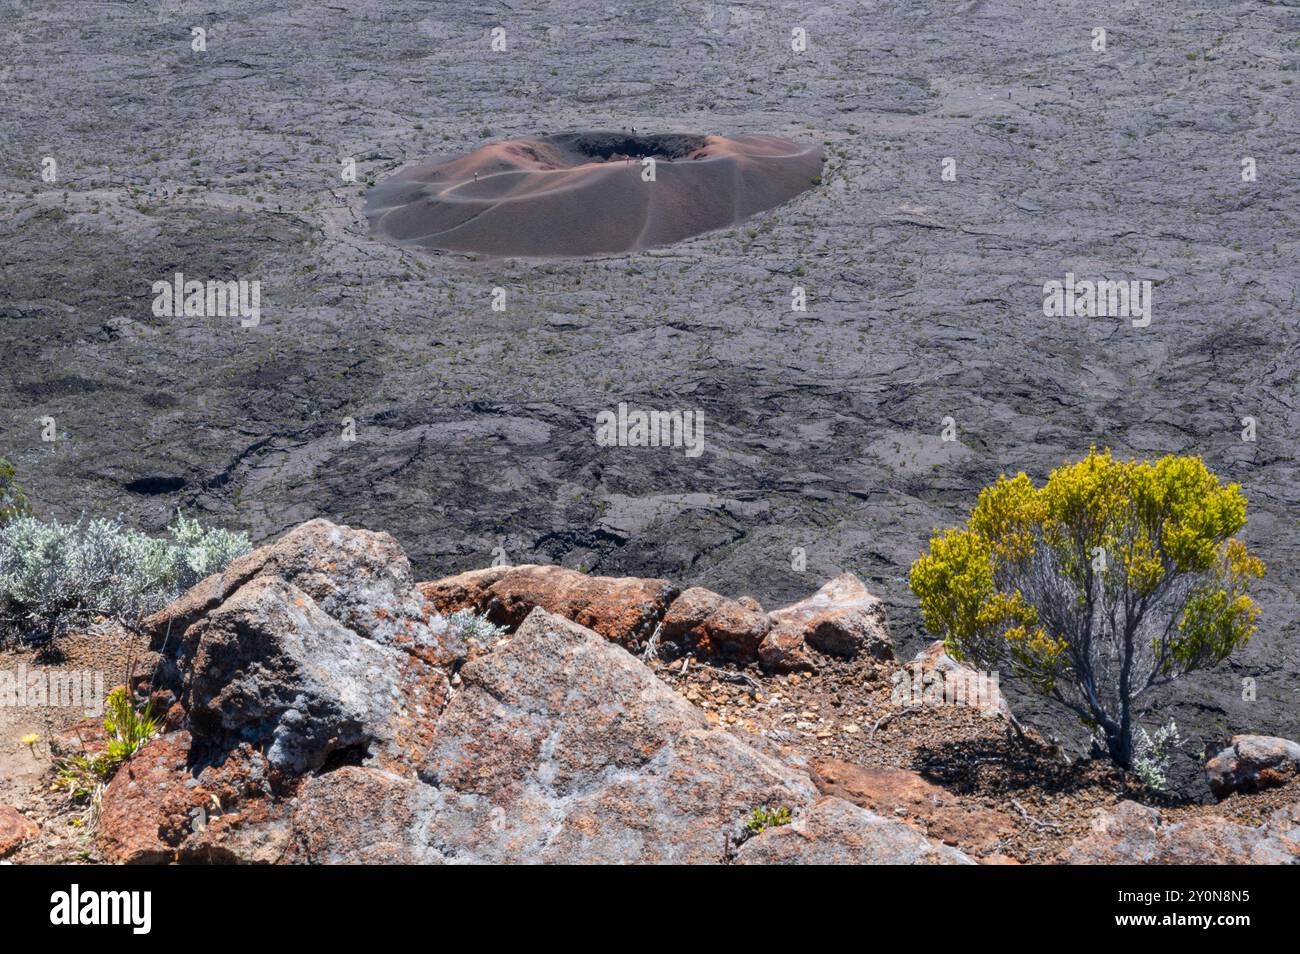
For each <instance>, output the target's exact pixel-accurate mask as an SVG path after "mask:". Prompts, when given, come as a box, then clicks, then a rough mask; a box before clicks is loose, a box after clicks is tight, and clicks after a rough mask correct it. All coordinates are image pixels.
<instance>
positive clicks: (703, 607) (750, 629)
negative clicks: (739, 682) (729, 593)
mask: <svg viewBox="0 0 1300 954" xmlns="http://www.w3.org/2000/svg"><path fill="white" fill-rule="evenodd" d="M771 625H772V624H771V622H770V621H769V620H768V618H767V617H766V616H765V615H764V614H763V612H762V611H761V610H759V609H754V608H752V607H750V606H746V605H745V604H744V603H741V602H739V601H737V600H730V599H727V598H726V597H725V596H719V595H718V594H717V593H714V592H713V591H712V590H706V589H705V588H704V587H702V586H693V587H691V588H690V589H689V590H687V591H686V592H684V593H682V595H681V596H679V597H677V599H675V600H674V601H673V604H672V606H670V607H668V613H667V615H665V616H664V620H663V626H662V627H661V629H660V631H659V639H660V641H661V642H665V643H676V644H677V645H678V646H680V647H682V648H683V649H686V650H690V651H692V652H695V653H697V654H699V655H701V656H710V657H717V658H719V659H729V660H734V661H736V662H750V661H752V660H754V659H755V658H756V657H757V655H758V647H759V644H761V643H762V642H763V637H764V636H766V635H767V631H768V629H769V628H770V627H771Z"/></svg>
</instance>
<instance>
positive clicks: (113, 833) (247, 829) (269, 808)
mask: <svg viewBox="0 0 1300 954" xmlns="http://www.w3.org/2000/svg"><path fill="white" fill-rule="evenodd" d="M191 742H192V739H191V737H190V734H189V733H188V732H173V733H171V734H169V735H164V736H161V737H159V738H157V739H154V740H153V741H152V742H149V743H148V744H147V745H145V747H144V748H142V749H141V750H140V751H139V752H137V753H136V754H135V755H134V756H132V757H131V759H130V760H128V761H127V762H126V764H125V765H123V766H122V767H121V768H120V769H118V772H117V774H116V775H115V776H114V777H113V780H112V781H111V782H110V783H109V784H108V788H106V789H105V790H104V794H103V797H102V799H101V802H100V811H99V824H98V826H97V827H96V833H95V837H96V840H97V842H98V844H99V850H100V855H101V857H102V858H103V860H104V861H106V862H108V863H111V864H163V863H166V862H170V861H177V860H179V861H206V862H221V863H224V862H232V861H240V862H244V863H251V864H270V863H273V862H276V861H279V860H281V858H282V857H283V855H284V854H285V851H286V849H287V846H288V839H289V826H288V820H287V814H286V811H285V808H284V806H283V805H281V804H277V803H276V802H275V801H274V800H273V798H272V794H273V791H274V785H273V781H272V780H273V778H274V772H273V771H272V769H271V767H270V765H269V764H268V763H267V761H266V759H264V758H263V757H262V756H261V754H260V753H258V752H256V751H254V750H253V749H252V748H250V747H249V746H240V747H238V748H237V749H235V750H234V751H232V752H231V753H230V754H229V756H228V757H227V758H225V759H224V760H223V761H222V762H221V764H219V765H214V766H208V767H205V768H203V769H202V770H201V771H199V772H198V773H197V774H195V772H194V771H193V770H191V768H189V765H188V763H189V755H190V745H191Z"/></svg>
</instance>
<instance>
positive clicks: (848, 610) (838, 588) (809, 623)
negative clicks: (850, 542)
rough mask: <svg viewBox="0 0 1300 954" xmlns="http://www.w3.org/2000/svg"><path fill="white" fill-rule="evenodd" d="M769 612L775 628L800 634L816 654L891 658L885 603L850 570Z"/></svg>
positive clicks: (892, 653) (891, 647)
mask: <svg viewBox="0 0 1300 954" xmlns="http://www.w3.org/2000/svg"><path fill="white" fill-rule="evenodd" d="M768 615H769V616H770V617H771V620H772V624H773V626H774V627H775V628H776V629H786V630H788V631H793V632H796V633H798V634H800V635H801V636H802V637H803V641H804V642H805V643H806V644H807V645H808V646H810V647H811V648H813V649H815V650H816V651H817V652H819V653H825V654H826V655H828V656H840V657H853V656H872V657H875V658H876V659H893V658H894V644H893V642H892V641H891V640H890V638H889V628H888V625H887V623H886V619H885V604H884V602H882V601H881V600H880V599H879V598H877V597H875V596H872V595H871V593H869V592H868V591H867V587H866V585H865V584H863V582H862V581H861V580H860V579H858V578H857V577H856V576H855V575H853V574H852V573H842V574H840V575H839V576H837V577H836V578H835V579H833V580H831V581H830V582H829V583H827V584H826V585H825V586H823V587H822V588H821V589H819V590H818V591H817V592H816V593H814V594H813V595H812V596H810V597H808V598H807V599H805V600H800V601H799V602H798V603H793V604H791V605H790V606H787V607H785V608H784V609H779V610H773V611H772V612H771V613H770V614H768Z"/></svg>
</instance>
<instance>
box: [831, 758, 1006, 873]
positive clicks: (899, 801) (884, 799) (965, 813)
mask: <svg viewBox="0 0 1300 954" xmlns="http://www.w3.org/2000/svg"><path fill="white" fill-rule="evenodd" d="M813 770H814V771H813V781H814V782H816V783H817V787H818V788H819V789H820V790H821V791H823V792H825V793H826V794H828V795H836V796H838V797H840V798H842V799H844V800H845V801H848V802H852V803H853V804H854V805H857V806H859V807H860V808H868V809H870V810H872V811H874V812H877V813H878V814H881V815H884V816H885V817H887V818H898V819H899V820H901V821H903V822H905V823H907V824H909V825H912V826H913V827H916V828H919V829H920V830H921V831H923V832H924V833H925V834H926V835H928V836H929V837H931V838H937V839H939V840H940V841H942V842H943V843H944V844H947V845H956V846H957V847H958V848H961V849H962V851H965V852H968V853H972V854H978V855H983V854H986V853H988V852H990V851H992V850H993V849H994V848H995V847H996V846H997V844H998V842H1000V841H1001V840H1003V839H1004V838H1007V837H1009V836H1011V835H1013V834H1015V831H1016V821H1015V819H1013V818H1012V817H1011V816H1010V815H1006V814H1004V813H1002V812H999V811H994V810H992V809H988V808H983V807H981V806H978V805H973V804H971V803H969V802H966V801H963V800H962V799H961V798H959V797H957V796H956V795H954V794H952V793H951V792H949V791H948V790H947V789H944V788H940V787H939V786H938V785H934V784H933V783H931V782H928V781H926V780H925V779H924V778H922V777H921V776H920V775H918V774H917V773H916V772H909V771H906V770H905V769H890V768H867V767H864V766H861V765H851V764H849V763H847V762H841V761H838V760H836V759H821V760H817V761H815V762H813ZM900 810H901V811H900Z"/></svg>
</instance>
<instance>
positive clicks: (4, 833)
mask: <svg viewBox="0 0 1300 954" xmlns="http://www.w3.org/2000/svg"><path fill="white" fill-rule="evenodd" d="M40 831H41V829H40V826H39V825H37V824H36V823H35V822H34V821H31V820H30V819H28V818H25V817H24V816H22V815H20V814H19V813H18V811H17V810H16V809H14V808H10V807H9V806H8V805H0V858H5V857H8V856H9V855H11V854H13V853H14V852H15V851H17V850H18V849H19V848H21V847H22V846H23V845H25V844H26V843H27V842H29V841H31V840H32V839H33V838H35V837H36V836H37V835H38V834H40Z"/></svg>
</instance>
